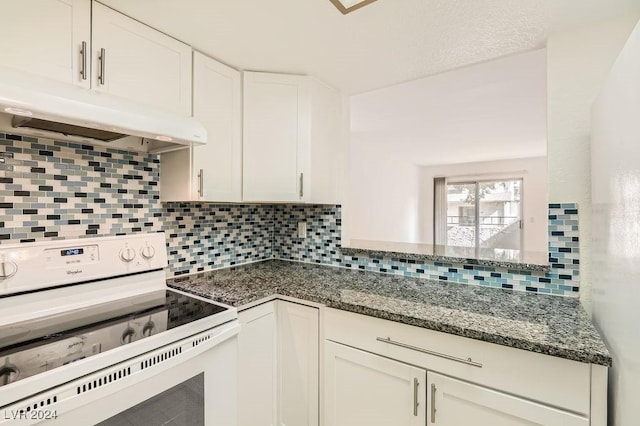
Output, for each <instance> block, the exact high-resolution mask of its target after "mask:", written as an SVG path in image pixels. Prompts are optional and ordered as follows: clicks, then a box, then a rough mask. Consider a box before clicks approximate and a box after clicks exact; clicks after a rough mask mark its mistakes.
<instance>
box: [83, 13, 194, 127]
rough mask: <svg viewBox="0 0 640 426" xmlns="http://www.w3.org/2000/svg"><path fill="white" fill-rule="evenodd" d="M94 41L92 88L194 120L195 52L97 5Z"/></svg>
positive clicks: (93, 25) (93, 31)
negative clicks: (192, 97) (192, 99)
mask: <svg viewBox="0 0 640 426" xmlns="http://www.w3.org/2000/svg"><path fill="white" fill-rule="evenodd" d="M91 37H92V46H91V47H92V64H93V72H92V87H93V88H95V89H96V90H98V91H104V92H107V93H110V94H112V95H116V96H120V97H123V98H127V99H131V100H134V101H138V102H140V103H143V104H147V105H151V106H155V107H158V108H162V109H165V110H167V111H171V112H174V113H178V114H181V115H184V116H191V47H189V46H188V45H186V44H184V43H181V42H179V41H178V40H175V39H173V38H171V37H169V36H167V35H165V34H163V33H161V32H159V31H157V30H155V29H153V28H151V27H148V26H146V25H144V24H141V23H140V22H138V21H135V20H133V19H131V18H129V17H127V16H125V15H123V14H121V13H119V12H116V11H115V10H113V9H110V8H108V7H106V6H104V5H102V4H100V3H97V2H93V10H92V35H91Z"/></svg>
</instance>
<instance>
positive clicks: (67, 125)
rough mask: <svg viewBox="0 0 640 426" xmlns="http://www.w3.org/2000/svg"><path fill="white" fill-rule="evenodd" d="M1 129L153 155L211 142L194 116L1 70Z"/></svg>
mask: <svg viewBox="0 0 640 426" xmlns="http://www.w3.org/2000/svg"><path fill="white" fill-rule="evenodd" d="M0 130H2V131H4V132H8V133H12V132H13V133H17V134H26V135H34V136H38V137H47V138H55V139H63V140H70V141H77V142H88V143H95V144H99V145H106V146H111V147H115V148H123V149H130V150H136V151H148V152H166V151H171V150H175V149H179V148H184V147H185V146H188V145H189V144H191V143H196V144H204V143H206V141H207V131H206V129H205V128H204V126H203V125H202V124H201V123H200V122H199V121H197V120H196V119H194V118H190V117H182V116H180V115H177V114H172V113H170V112H167V111H164V110H161V109H158V108H153V107H148V106H145V105H141V104H138V103H136V102H133V101H130V100H127V99H122V98H118V97H116V96H112V95H109V94H105V93H100V92H96V91H93V90H87V89H84V88H81V87H77V86H74V85H72V84H66V83H63V82H59V81H55V80H50V79H48V78H45V77H40V76H37V75H33V74H29V73H26V72H24V71H19V70H15V69H12V68H7V67H0Z"/></svg>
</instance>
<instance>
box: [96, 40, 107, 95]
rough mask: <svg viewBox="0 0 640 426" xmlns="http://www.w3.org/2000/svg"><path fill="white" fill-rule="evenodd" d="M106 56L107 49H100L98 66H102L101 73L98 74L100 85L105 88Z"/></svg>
mask: <svg viewBox="0 0 640 426" xmlns="http://www.w3.org/2000/svg"><path fill="white" fill-rule="evenodd" d="M106 54H107V51H106V50H105V48H104V47H103V48H102V49H100V54H99V55H98V63H99V64H98V65H99V66H100V67H99V69H100V73H99V74H98V83H100V85H102V86H104V64H105V62H106Z"/></svg>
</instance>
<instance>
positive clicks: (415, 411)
mask: <svg viewBox="0 0 640 426" xmlns="http://www.w3.org/2000/svg"><path fill="white" fill-rule="evenodd" d="M418 386H420V383H419V382H418V379H416V378H415V377H414V378H413V415H414V416H416V417H417V416H418V405H420V403H419V402H418Z"/></svg>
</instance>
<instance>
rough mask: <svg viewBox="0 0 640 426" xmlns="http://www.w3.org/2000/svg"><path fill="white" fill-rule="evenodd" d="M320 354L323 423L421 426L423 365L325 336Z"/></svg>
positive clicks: (423, 383) (423, 412) (423, 381)
mask: <svg viewBox="0 0 640 426" xmlns="http://www.w3.org/2000/svg"><path fill="white" fill-rule="evenodd" d="M325 357H326V358H325V383H324V385H325V415H326V417H325V422H326V425H327V426H354V425H367V426H389V425H394V426H409V425H411V426H418V425H420V426H424V424H425V422H426V420H425V413H426V407H425V395H426V392H425V385H426V371H425V370H423V369H420V368H416V367H413V366H410V365H408V364H403V363H401V362H397V361H393V360H390V359H387V358H383V357H381V356H378V355H374V354H371V353H368V352H363V351H360V350H357V349H354V348H351V347H348V346H343V345H340V344H337V343H333V342H330V341H328V340H326V341H325ZM458 426H460V425H458Z"/></svg>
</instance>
